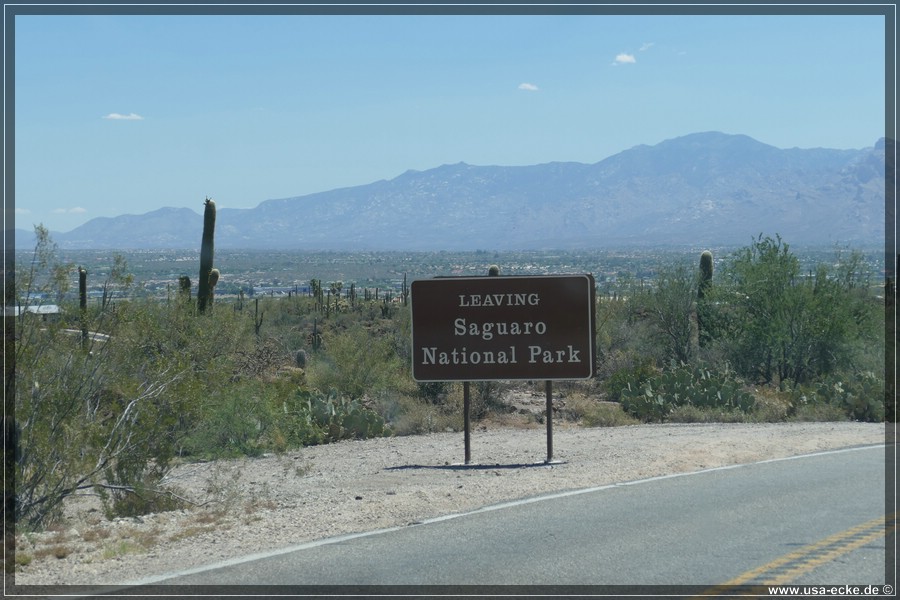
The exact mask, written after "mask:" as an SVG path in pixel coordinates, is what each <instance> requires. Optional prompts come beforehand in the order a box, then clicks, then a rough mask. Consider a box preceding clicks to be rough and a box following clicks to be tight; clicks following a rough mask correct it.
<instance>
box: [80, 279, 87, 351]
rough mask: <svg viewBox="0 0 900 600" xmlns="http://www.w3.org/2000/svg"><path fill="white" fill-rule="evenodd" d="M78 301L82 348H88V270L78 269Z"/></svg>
mask: <svg viewBox="0 0 900 600" xmlns="http://www.w3.org/2000/svg"><path fill="white" fill-rule="evenodd" d="M78 300H79V303H78V304H79V308H80V309H81V311H80V319H79V320H80V321H81V347H82V348H83V349H87V347H88V330H87V269H85V268H84V267H78Z"/></svg>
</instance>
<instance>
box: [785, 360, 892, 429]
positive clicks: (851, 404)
mask: <svg viewBox="0 0 900 600" xmlns="http://www.w3.org/2000/svg"><path fill="white" fill-rule="evenodd" d="M793 395H794V398H795V405H796V406H797V407H798V409H799V410H801V411H806V412H807V414H809V413H815V412H817V413H823V412H826V409H825V408H824V407H825V406H828V407H831V408H832V409H834V410H828V411H827V412H829V413H830V414H836V411H839V412H838V413H837V414H840V416H842V417H843V418H849V419H852V420H854V421H866V422H870V423H880V422H881V421H883V420H884V399H885V398H884V380H883V379H882V378H881V377H879V376H877V375H875V373H872V372H868V371H867V372H863V373H855V374H852V375H850V374H834V375H831V376H828V377H825V378H823V379H821V380H819V381H817V382H815V383H812V384H808V385H805V386H800V387H798V388H796V390H794V392H793ZM810 407H818V408H817V409H816V410H813V409H812V408H810Z"/></svg>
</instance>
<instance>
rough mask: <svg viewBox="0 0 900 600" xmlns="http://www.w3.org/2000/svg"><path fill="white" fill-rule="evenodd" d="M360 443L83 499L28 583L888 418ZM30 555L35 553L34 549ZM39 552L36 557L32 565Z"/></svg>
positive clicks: (133, 576) (390, 523)
mask: <svg viewBox="0 0 900 600" xmlns="http://www.w3.org/2000/svg"><path fill="white" fill-rule="evenodd" d="M553 434H554V435H553V459H554V460H553V462H552V463H551V464H549V465H548V464H545V462H544V461H545V459H546V452H547V448H546V434H545V431H544V429H543V428H542V427H534V428H524V429H523V428H510V427H503V426H491V427H486V428H485V427H482V428H478V429H476V430H475V431H473V432H472V463H471V464H470V465H464V464H463V434H462V433H436V434H430V435H421V436H408V437H391V438H379V439H372V440H364V441H347V442H341V443H337V444H329V445H324V446H316V447H310V448H304V449H302V450H300V451H296V452H290V453H285V454H283V455H277V456H266V457H262V458H256V459H239V460H230V461H215V462H207V463H194V464H185V465H181V466H179V467H177V468H176V469H174V470H173V472H172V473H171V474H170V476H169V477H168V483H169V485H171V486H172V488H173V489H175V490H177V491H178V493H179V494H180V495H182V496H183V497H185V498H188V499H190V500H191V501H192V502H194V503H195V504H197V505H198V506H194V507H192V508H191V509H189V510H178V511H170V512H165V513H159V514H154V515H145V516H142V517H140V518H134V519H131V518H129V519H116V520H113V521H109V520H107V519H106V518H105V517H104V516H103V511H102V510H101V506H100V503H99V501H98V499H97V498H96V497H92V496H85V497H78V498H74V499H72V501H71V502H69V503H68V505H67V507H66V511H67V518H66V522H65V523H64V524H63V525H62V526H60V527H57V528H54V530H53V531H48V532H43V533H39V534H38V533H32V534H22V533H20V534H18V535H17V536H16V548H17V551H16V558H17V560H18V562H19V563H20V564H19V565H18V567H17V570H16V574H15V583H16V584H17V585H116V584H122V583H129V582H136V581H142V580H148V579H151V578H154V577H158V576H161V575H164V574H169V573H176V572H181V571H185V570H189V569H194V568H198V567H201V566H204V565H210V564H215V563H219V562H222V561H225V560H228V559H234V558H237V557H240V556H246V555H250V554H254V553H259V552H265V551H272V550H277V549H280V548H286V547H290V546H293V545H296V544H300V543H303V542H308V541H313V540H319V539H323V538H328V537H332V536H337V535H341V534H347V533H355V532H363V531H371V530H376V529H380V528H386V527H394V526H403V525H408V524H412V523H415V522H418V521H421V520H423V519H428V518H433V517H438V516H443V515H448V514H454V513H461V512H466V511H471V510H475V509H478V508H480V507H484V506H489V505H492V504H497V503H500V502H504V501H509V500H514V499H520V498H525V497H531V496H538V495H541V494H547V493H551V492H556V491H563V490H573V489H581V488H588V487H594V486H601V485H607V484H611V483H621V482H625V481H633V480H637V479H643V478H647V477H654V476H659V475H667V474H674V473H684V472H690V471H696V470H702V469H709V468H714V467H720V466H725V465H733V464H741V463H749V462H756V461H760V460H766V459H771V458H780V457H786V456H795V455H800V454H806V453H812V452H816V451H821V450H827V449H837V448H847V447H853V446H862V445H871V444H882V443H884V442H885V426H884V424H872V423H850V422H846V423H773V424H665V425H635V426H626V427H611V428H582V427H578V426H574V425H568V424H564V423H560V424H559V425H554V432H553ZM29 559H30V560H29ZM26 562H27V564H23V563H26Z"/></svg>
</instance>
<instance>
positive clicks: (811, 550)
mask: <svg viewBox="0 0 900 600" xmlns="http://www.w3.org/2000/svg"><path fill="white" fill-rule="evenodd" d="M898 514H900V513H894V514H893V515H891V516H890V517H886V516H881V517H877V518H875V519H872V520H871V521H866V522H865V523H862V524H861V525H857V526H855V527H851V528H850V529H847V530H845V531H841V532H838V533H835V534H834V535H830V536H828V537H826V538H824V539H822V540H819V541H818V542H815V543H812V544H809V545H808V546H804V547H802V548H800V549H799V550H795V551H794V552H791V553H789V554H785V555H784V556H780V557H778V558H776V559H775V560H773V561H771V562H768V563H766V564H764V565H762V566H760V567H757V568H755V569H751V570H750V571H747V572H745V573H742V574H741V575H738V576H737V577H735V578H734V579H732V580H730V581H726V582H725V583H722V584H720V585H717V586H715V587H712V588H710V589H709V590H707V591H706V592H705V593H704V594H702V595H703V596H705V595H721V594H724V593H726V592H727V591H728V590H729V589H732V590H733V588H734V587H736V586H740V585H744V584H747V583H748V582H751V581H754V580H759V579H763V581H757V582H756V583H754V584H753V585H779V584H784V583H788V582H790V581H791V580H792V579H794V578H795V577H797V576H799V575H802V574H804V573H807V572H809V571H811V570H813V569H814V568H816V567H818V566H820V565H822V564H824V563H826V562H828V561H830V560H834V559H835V558H837V557H839V556H841V555H843V554H846V553H848V552H850V551H851V550H855V549H856V548H859V547H860V546H864V545H865V544H868V543H869V542H871V541H873V540H876V539H878V538H880V537H883V536H885V535H887V533H889V532H892V531H894V530H895V529H896V527H897V516H898ZM823 550H824V551H823ZM820 551H821V552H820ZM784 567H787V570H783V568H784ZM766 575H769V577H775V579H771V580H766V579H767V578H766V577H765V576H766Z"/></svg>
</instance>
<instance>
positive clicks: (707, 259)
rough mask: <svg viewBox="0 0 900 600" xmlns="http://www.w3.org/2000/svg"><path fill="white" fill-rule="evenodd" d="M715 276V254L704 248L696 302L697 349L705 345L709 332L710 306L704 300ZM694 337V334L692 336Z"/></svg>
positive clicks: (701, 255) (701, 256)
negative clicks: (707, 315) (708, 312)
mask: <svg viewBox="0 0 900 600" xmlns="http://www.w3.org/2000/svg"><path fill="white" fill-rule="evenodd" d="M712 277H713V255H712V252H710V251H709V250H704V251H703V252H702V253H701V254H700V282H699V283H698V284H697V302H696V303H695V306H696V308H695V310H694V314H695V315H696V316H695V322H696V344H695V347H696V349H698V350H699V348H700V347H701V346H704V345H705V341H706V337H708V333H707V332H706V331H705V330H704V328H705V327H706V323H705V322H704V321H705V317H706V311H707V310H708V307H707V305H706V303H705V302H704V301H703V299H704V297H705V296H706V294H707V293H708V292H709V290H710V288H711V287H712ZM692 337H693V336H692Z"/></svg>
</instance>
